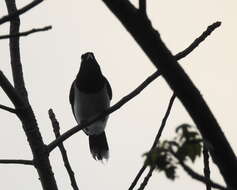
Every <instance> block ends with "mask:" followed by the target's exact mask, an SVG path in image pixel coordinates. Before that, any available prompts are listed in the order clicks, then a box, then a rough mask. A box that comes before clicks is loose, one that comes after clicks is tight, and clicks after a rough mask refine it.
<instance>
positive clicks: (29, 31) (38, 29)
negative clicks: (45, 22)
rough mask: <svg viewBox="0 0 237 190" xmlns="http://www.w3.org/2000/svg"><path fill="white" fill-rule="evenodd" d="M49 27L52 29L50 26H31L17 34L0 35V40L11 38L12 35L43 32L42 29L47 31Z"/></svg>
mask: <svg viewBox="0 0 237 190" xmlns="http://www.w3.org/2000/svg"><path fill="white" fill-rule="evenodd" d="M51 29H52V26H45V27H43V28H33V29H31V30H28V31H25V32H20V33H18V34H10V35H2V36H0V40H2V39H8V38H13V37H21V36H28V35H30V34H32V33H36V32H43V31H47V30H51Z"/></svg>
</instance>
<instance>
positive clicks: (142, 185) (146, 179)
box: [138, 167, 155, 190]
mask: <svg viewBox="0 0 237 190" xmlns="http://www.w3.org/2000/svg"><path fill="white" fill-rule="evenodd" d="M154 169H155V167H150V170H149V172H148V174H147V175H146V177H145V178H144V180H143V182H142V183H141V185H140V187H139V188H138V190H143V189H145V187H146V185H147V183H148V181H149V180H150V178H151V176H152V173H153V171H154Z"/></svg>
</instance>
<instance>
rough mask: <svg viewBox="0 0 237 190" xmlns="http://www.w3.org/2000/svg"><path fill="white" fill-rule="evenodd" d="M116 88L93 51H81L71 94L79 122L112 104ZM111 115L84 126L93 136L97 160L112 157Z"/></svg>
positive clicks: (92, 150)
mask: <svg viewBox="0 0 237 190" xmlns="http://www.w3.org/2000/svg"><path fill="white" fill-rule="evenodd" d="M111 99H112V89H111V86H110V84H109V82H108V80H107V79H106V77H105V76H104V75H103V74H102V72H101V69H100V66H99V64H98V62H97V60H96V59H95V56H94V54H93V53H92V52H87V53H84V54H82V55H81V65H80V69H79V72H78V74H77V76H76V79H75V80H74V81H73V83H72V85H71V89H70V94H69V101H70V104H71V107H72V112H73V115H74V117H75V120H76V121H77V123H78V124H80V123H83V122H84V121H86V120H89V119H91V118H92V117H93V116H95V115H96V114H99V113H101V112H103V111H105V110H106V109H107V108H109V106H110V101H111ZM107 120H108V116H106V117H104V118H102V119H100V120H98V121H96V122H94V123H92V124H90V125H89V126H87V127H86V128H84V129H83V131H84V133H85V134H86V135H88V137H89V148H90V152H91V154H92V156H93V158H94V159H95V160H103V159H106V160H107V159H108V157H109V146H108V142H107V138H106V134H105V127H106V124H107Z"/></svg>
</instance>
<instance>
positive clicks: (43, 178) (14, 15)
mask: <svg viewBox="0 0 237 190" xmlns="http://www.w3.org/2000/svg"><path fill="white" fill-rule="evenodd" d="M41 1H42V0H41ZM41 1H40V0H37V1H35V2H33V3H31V4H29V5H28V6H26V7H24V8H23V9H20V10H19V11H18V10H17V7H16V3H15V0H5V2H6V5H7V10H8V14H9V15H11V16H10V17H8V19H10V34H9V35H13V34H18V33H19V27H20V18H19V15H20V14H22V13H23V12H26V11H27V10H29V9H30V8H32V7H33V5H34V6H35V5H36V4H38V3H39V2H41ZM10 56H11V67H12V74H13V81H14V86H15V89H13V88H12V87H11V85H10V83H9V84H8V83H7V79H6V78H5V80H2V81H1V80H0V83H1V84H2V85H3V86H2V87H3V88H4V87H7V88H6V89H5V90H9V95H10V97H9V98H12V99H11V100H13V101H14V102H13V104H14V106H15V107H16V110H17V116H18V117H19V119H20V120H21V122H22V126H23V129H24V132H25V134H26V136H27V140H28V142H29V145H30V148H31V151H32V154H33V160H34V166H35V168H36V169H37V172H38V175H39V178H40V182H41V185H42V187H43V189H44V190H57V189H58V188H57V184H56V181H55V178H54V174H53V171H52V168H51V165H50V161H49V158H48V156H49V155H48V154H47V151H46V147H45V144H44V142H43V139H42V136H41V133H40V131H39V128H38V124H37V121H36V118H35V115H34V113H33V110H32V107H31V106H30V103H29V99H28V96H27V90H26V88H25V84H24V78H23V72H22V65H21V59H20V47H19V36H18V37H13V38H10ZM0 74H1V73H0ZM1 77H2V78H3V79H4V75H1ZM7 84H8V85H7ZM4 85H5V86H4ZM16 98H18V100H16Z"/></svg>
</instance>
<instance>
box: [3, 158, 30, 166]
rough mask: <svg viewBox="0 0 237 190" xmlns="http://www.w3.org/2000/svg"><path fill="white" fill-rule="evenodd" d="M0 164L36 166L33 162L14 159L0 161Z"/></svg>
mask: <svg viewBox="0 0 237 190" xmlns="http://www.w3.org/2000/svg"><path fill="white" fill-rule="evenodd" d="M0 164H24V165H34V162H33V161H32V160H14V159H0Z"/></svg>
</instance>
